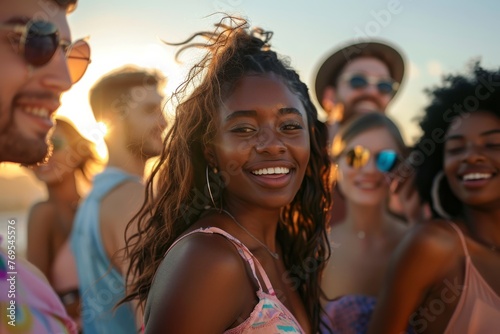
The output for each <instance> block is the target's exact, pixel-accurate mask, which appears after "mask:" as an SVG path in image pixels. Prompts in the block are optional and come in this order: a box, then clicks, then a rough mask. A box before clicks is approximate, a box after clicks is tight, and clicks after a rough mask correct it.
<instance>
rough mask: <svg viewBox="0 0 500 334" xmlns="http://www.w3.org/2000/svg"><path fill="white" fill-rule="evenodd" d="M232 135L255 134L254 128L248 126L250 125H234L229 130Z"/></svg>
mask: <svg viewBox="0 0 500 334" xmlns="http://www.w3.org/2000/svg"><path fill="white" fill-rule="evenodd" d="M230 131H231V132H232V133H238V134H250V133H253V132H255V131H256V130H255V128H254V127H252V126H250V125H243V124H242V125H236V126H234V127H232V128H231V130H230Z"/></svg>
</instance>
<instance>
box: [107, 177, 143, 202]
mask: <svg viewBox="0 0 500 334" xmlns="http://www.w3.org/2000/svg"><path fill="white" fill-rule="evenodd" d="M144 189H145V188H144V184H142V183H140V182H137V181H132V180H129V181H125V182H123V183H122V184H120V185H119V186H117V187H116V188H114V189H112V190H111V191H110V192H109V193H108V194H107V195H106V196H105V197H104V199H103V201H102V206H103V208H104V209H106V208H121V209H124V208H126V205H127V204H129V203H135V202H137V201H138V199H140V200H141V201H142V199H143V198H144Z"/></svg>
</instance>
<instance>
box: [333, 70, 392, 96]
mask: <svg viewBox="0 0 500 334" xmlns="http://www.w3.org/2000/svg"><path fill="white" fill-rule="evenodd" d="M341 79H342V80H344V81H346V82H348V83H349V85H350V86H351V87H352V88H354V89H360V88H365V87H366V86H368V85H375V86H376V87H377V89H378V91H379V93H380V94H394V93H395V92H396V91H397V90H398V88H399V83H397V82H395V81H393V80H390V79H381V78H378V77H373V76H369V75H364V74H347V75H345V76H343V77H342V78H341Z"/></svg>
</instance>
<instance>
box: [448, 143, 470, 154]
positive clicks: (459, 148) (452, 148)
mask: <svg viewBox="0 0 500 334" xmlns="http://www.w3.org/2000/svg"><path fill="white" fill-rule="evenodd" d="M464 150H465V146H463V145H457V144H449V145H445V152H446V153H448V154H451V155H454V154H460V153H461V152H463V151H464Z"/></svg>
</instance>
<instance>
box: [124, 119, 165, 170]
mask: <svg viewBox="0 0 500 334" xmlns="http://www.w3.org/2000/svg"><path fill="white" fill-rule="evenodd" d="M125 135H126V144H127V149H128V151H129V152H130V153H131V154H132V155H133V156H136V157H140V158H141V159H142V160H143V161H146V160H148V159H150V158H154V157H157V156H159V155H160V154H161V150H162V147H161V145H160V146H158V145H156V144H155V142H156V137H158V138H161V132H159V133H157V131H156V129H153V130H152V131H150V132H146V133H141V132H138V131H137V129H134V126H133V125H131V124H130V123H129V122H127V123H126V126H125Z"/></svg>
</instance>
